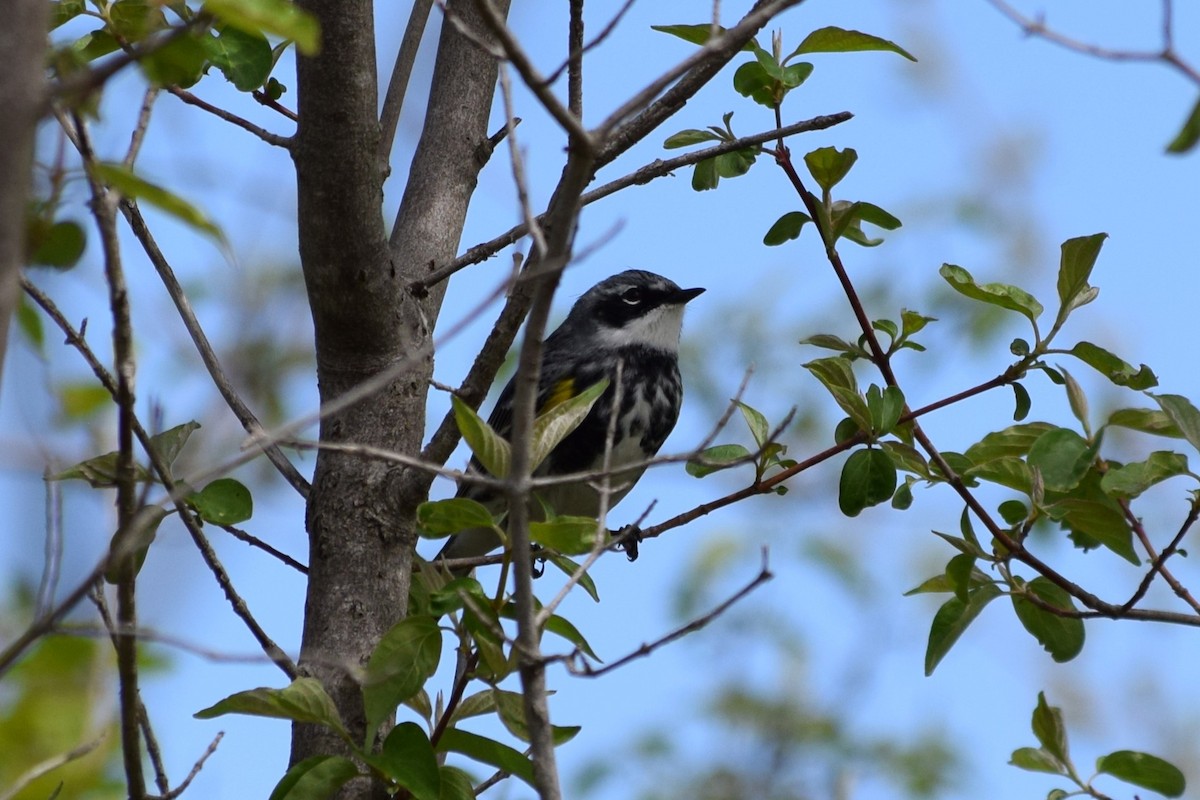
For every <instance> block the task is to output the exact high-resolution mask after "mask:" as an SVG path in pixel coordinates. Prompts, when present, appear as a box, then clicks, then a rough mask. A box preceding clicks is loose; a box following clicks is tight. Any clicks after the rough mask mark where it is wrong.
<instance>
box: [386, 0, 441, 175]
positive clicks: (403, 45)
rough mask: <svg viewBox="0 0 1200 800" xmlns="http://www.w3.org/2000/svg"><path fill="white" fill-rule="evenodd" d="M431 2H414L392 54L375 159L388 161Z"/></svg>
mask: <svg viewBox="0 0 1200 800" xmlns="http://www.w3.org/2000/svg"><path fill="white" fill-rule="evenodd" d="M431 8H433V0H415V2H414V3H413V4H412V8H411V9H410V10H409V12H408V24H407V25H406V26H405V27H404V37H403V38H402V39H401V40H400V49H399V50H397V51H396V63H395V64H394V65H393V66H392V77H391V79H390V80H388V87H387V94H385V95H384V98H383V111H382V112H381V113H380V114H379V157H380V158H382V159H383V160H384V161H388V160H390V157H391V154H392V144H393V143H394V142H395V140H396V126H397V125H399V123H400V111H401V110H402V109H403V107H404V95H405V94H406V93H407V92H408V82H409V79H410V78H411V76H412V68H413V64H414V63H415V62H416V60H417V51H418V50H419V49H420V47H421V36H422V35H423V34H424V33H425V26H426V25H428V23H429V10H430V9H431Z"/></svg>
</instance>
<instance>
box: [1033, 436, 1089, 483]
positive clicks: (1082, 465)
mask: <svg viewBox="0 0 1200 800" xmlns="http://www.w3.org/2000/svg"><path fill="white" fill-rule="evenodd" d="M1094 460H1095V453H1094V452H1093V446H1092V445H1091V444H1089V443H1088V442H1087V440H1086V439H1084V438H1083V437H1082V436H1080V435H1079V434H1078V433H1075V431H1072V430H1067V429H1066V428H1056V429H1055V430H1051V431H1047V432H1046V433H1043V434H1042V435H1041V436H1039V437H1038V439H1037V441H1035V442H1034V443H1033V446H1032V447H1030V448H1029V466H1031V467H1036V468H1038V469H1040V470H1041V471H1042V478H1043V480H1044V481H1045V482H1046V488H1047V489H1048V490H1050V491H1055V492H1069V491H1071V489H1074V488H1075V487H1076V486H1078V485H1079V482H1080V481H1081V480H1083V476H1084V475H1086V474H1087V471H1088V469H1089V468H1090V467H1091V465H1092V462H1093V461H1094Z"/></svg>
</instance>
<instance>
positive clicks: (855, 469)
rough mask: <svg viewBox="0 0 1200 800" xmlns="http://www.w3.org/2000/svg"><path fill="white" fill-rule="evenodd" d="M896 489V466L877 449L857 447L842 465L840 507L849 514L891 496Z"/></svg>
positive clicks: (854, 514) (839, 486)
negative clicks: (860, 448) (858, 448)
mask: <svg viewBox="0 0 1200 800" xmlns="http://www.w3.org/2000/svg"><path fill="white" fill-rule="evenodd" d="M894 491H896V465H895V464H893V463H892V458H891V456H889V455H888V454H887V452H885V451H883V450H880V449H878V448H873V447H872V448H866V449H862V450H856V451H855V452H853V453H851V454H850V457H849V458H848V459H846V463H845V464H844V465H843V466H842V477H841V481H840V483H839V484H838V507H839V508H840V509H841V510H842V513H843V514H845V515H846V516H847V517H856V516H858V514H859V512H861V511H862V510H863V509H864V508H868V507H870V506H874V505H878V504H879V503H882V502H884V501H885V500H889V499H891V496H892V492H894Z"/></svg>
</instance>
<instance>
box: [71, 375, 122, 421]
mask: <svg viewBox="0 0 1200 800" xmlns="http://www.w3.org/2000/svg"><path fill="white" fill-rule="evenodd" d="M58 402H59V404H60V406H61V412H62V416H63V418H64V419H67V420H81V419H87V418H88V417H90V416H92V415H93V414H95V413H96V412H98V411H100V410H101V409H102V408H106V407H107V406H108V405H109V403H111V402H112V395H111V394H109V393H108V389H105V388H104V387H103V386H101V385H99V384H97V383H92V382H87V383H69V384H67V385H66V386H63V387H62V388H61V389H59V390H58Z"/></svg>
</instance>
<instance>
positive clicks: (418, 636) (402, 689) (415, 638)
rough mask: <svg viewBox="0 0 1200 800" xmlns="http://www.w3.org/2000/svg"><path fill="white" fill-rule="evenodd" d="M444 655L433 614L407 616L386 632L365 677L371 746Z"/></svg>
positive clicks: (431, 673) (365, 708)
mask: <svg viewBox="0 0 1200 800" xmlns="http://www.w3.org/2000/svg"><path fill="white" fill-rule="evenodd" d="M441 657H442V634H441V631H439V630H438V626H437V620H436V619H434V618H433V617H432V616H424V615H417V616H410V617H406V618H405V619H403V620H401V621H400V622H397V623H396V624H395V625H393V626H392V627H391V629H390V630H388V632H387V633H385V634H384V635H383V638H382V639H380V640H379V644H377V645H375V650H374V651H373V652H372V653H371V658H370V660H368V661H367V670H366V675H365V676H364V678H363V707H364V710H365V711H366V715H367V736H366V739H365V742H366V743H367V745H369V744H370V743H371V742H373V741H374V739H375V732H376V731H377V730H378V729H379V726H380V724H381V723H382V722H383V721H384V720H385V719H387V717H388V715H390V714H391V713H392V712H393V711H395V710H396V706H398V705H400V704H401V703H403V702H404V701H405V700H407V699H408V698H410V697H412V696H413V695H414V694H416V693H417V692H418V691H419V690H420V689H421V687H422V686H424V685H425V681H427V680H428V679H429V677H430V676H431V675H433V673H434V671H435V670H436V669H437V665H438V661H439V660H441Z"/></svg>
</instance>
